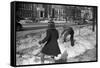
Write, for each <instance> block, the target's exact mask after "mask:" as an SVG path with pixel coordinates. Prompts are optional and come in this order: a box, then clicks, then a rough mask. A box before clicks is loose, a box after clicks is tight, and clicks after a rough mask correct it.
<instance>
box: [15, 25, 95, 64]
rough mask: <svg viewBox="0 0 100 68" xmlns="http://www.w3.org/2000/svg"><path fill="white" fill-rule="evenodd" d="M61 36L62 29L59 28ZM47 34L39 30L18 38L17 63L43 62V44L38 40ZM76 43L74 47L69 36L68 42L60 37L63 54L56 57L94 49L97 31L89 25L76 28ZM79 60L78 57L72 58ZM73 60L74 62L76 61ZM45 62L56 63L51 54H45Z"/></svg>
mask: <svg viewBox="0 0 100 68" xmlns="http://www.w3.org/2000/svg"><path fill="white" fill-rule="evenodd" d="M58 30H59V37H60V34H61V32H62V29H61V28H59V29H58ZM79 33H80V34H79ZM45 36H46V33H45V32H38V33H36V34H34V33H29V34H26V35H25V38H24V37H22V36H21V37H20V38H17V42H16V63H17V65H29V64H41V60H40V57H41V53H40V51H41V49H42V46H43V45H44V44H43V45H40V44H39V43H38V42H39V41H40V40H42V39H43V38H44V37H45ZM74 39H75V45H74V46H73V47H72V46H71V45H70V44H71V43H70V40H69V37H68V38H67V42H65V43H62V38H59V39H58V44H59V47H60V50H61V54H60V55H58V57H56V58H55V59H61V58H62V59H70V58H73V57H77V56H79V55H82V54H84V53H85V52H86V51H87V50H90V49H93V48H95V46H96V33H95V32H92V31H91V30H90V29H89V27H88V28H87V27H83V28H81V29H80V32H79V29H75V37H74ZM72 60H74V61H77V59H72ZM74 61H73V62H74ZM45 63H54V60H53V59H52V58H50V56H45Z"/></svg>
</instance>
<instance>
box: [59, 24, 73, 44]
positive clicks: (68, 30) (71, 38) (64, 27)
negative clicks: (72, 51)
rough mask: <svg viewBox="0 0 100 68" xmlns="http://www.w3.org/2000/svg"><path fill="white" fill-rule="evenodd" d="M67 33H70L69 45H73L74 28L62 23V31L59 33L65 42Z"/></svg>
mask: <svg viewBox="0 0 100 68" xmlns="http://www.w3.org/2000/svg"><path fill="white" fill-rule="evenodd" d="M68 35H70V41H71V46H74V30H73V28H72V27H69V26H67V25H64V26H63V31H62V33H61V37H62V36H63V42H66V38H67V36H68Z"/></svg>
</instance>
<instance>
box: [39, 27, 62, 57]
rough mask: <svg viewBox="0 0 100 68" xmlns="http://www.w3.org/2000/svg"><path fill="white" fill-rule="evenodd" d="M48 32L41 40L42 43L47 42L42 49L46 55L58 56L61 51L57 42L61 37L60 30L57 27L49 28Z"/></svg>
mask: <svg viewBox="0 0 100 68" xmlns="http://www.w3.org/2000/svg"><path fill="white" fill-rule="evenodd" d="M46 32H47V36H46V37H45V38H44V39H43V40H42V41H40V42H41V43H45V42H46V44H45V46H44V47H43V49H42V53H44V54H46V55H52V56H57V55H58V54H60V53H61V52H60V49H59V46H58V42H57V39H58V37H59V34H58V31H57V30H56V29H48V30H47V31H46Z"/></svg>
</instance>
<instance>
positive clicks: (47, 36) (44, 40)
mask: <svg viewBox="0 0 100 68" xmlns="http://www.w3.org/2000/svg"><path fill="white" fill-rule="evenodd" d="M46 32H47V35H46V37H45V38H44V39H43V40H42V41H41V43H45V42H46V41H48V40H49V39H50V32H49V31H48V30H47V31H46Z"/></svg>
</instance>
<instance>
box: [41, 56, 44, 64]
mask: <svg viewBox="0 0 100 68" xmlns="http://www.w3.org/2000/svg"><path fill="white" fill-rule="evenodd" d="M44 56H45V55H44V54H42V56H41V63H44Z"/></svg>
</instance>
